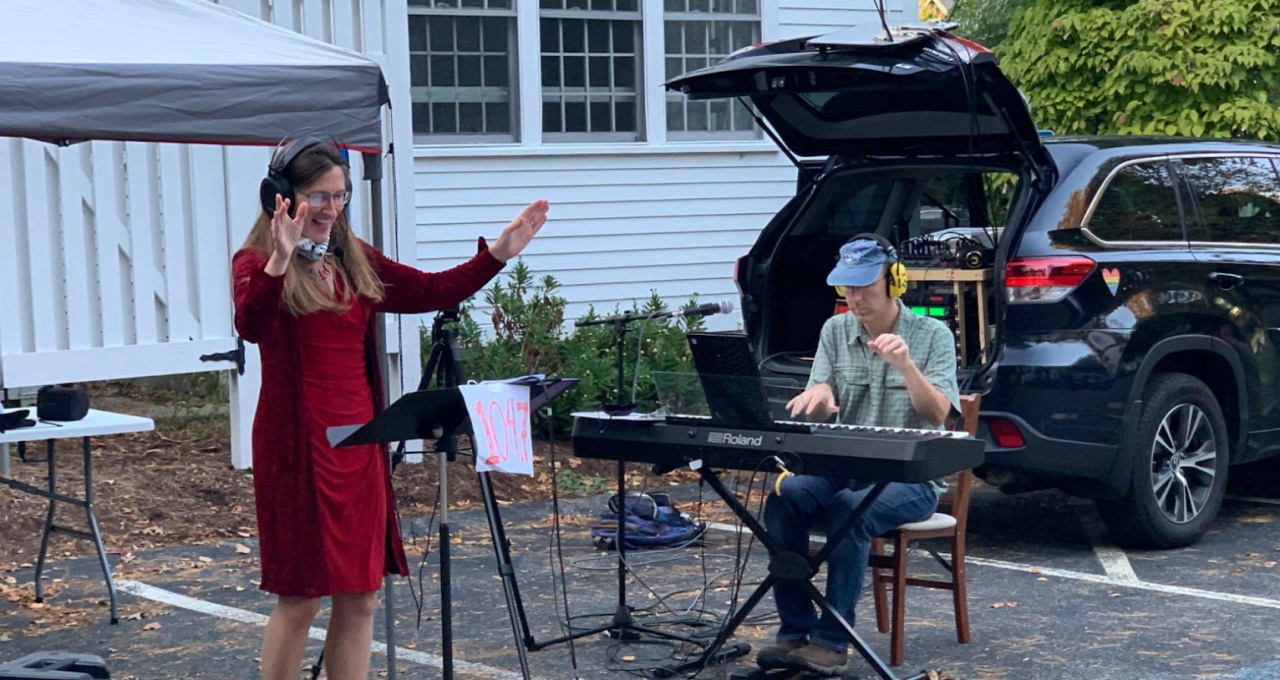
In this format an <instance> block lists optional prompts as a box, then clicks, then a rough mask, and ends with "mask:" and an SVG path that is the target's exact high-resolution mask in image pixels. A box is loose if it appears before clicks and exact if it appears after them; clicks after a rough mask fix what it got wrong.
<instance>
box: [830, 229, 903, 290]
mask: <svg viewBox="0 0 1280 680" xmlns="http://www.w3.org/2000/svg"><path fill="white" fill-rule="evenodd" d="M888 260H889V258H888V256H887V255H885V253H884V250H883V249H881V247H880V244H879V243H876V242H875V241H872V240H871V239H865V238H862V239H858V240H856V241H850V242H848V243H846V244H844V245H843V246H840V260H839V261H838V262H836V267H835V269H832V270H831V273H830V274H827V285H828V286H869V285H871V283H872V282H874V281H875V280H876V278H877V277H879V276H880V272H882V271H883V270H884V263H885V262H887V261H888Z"/></svg>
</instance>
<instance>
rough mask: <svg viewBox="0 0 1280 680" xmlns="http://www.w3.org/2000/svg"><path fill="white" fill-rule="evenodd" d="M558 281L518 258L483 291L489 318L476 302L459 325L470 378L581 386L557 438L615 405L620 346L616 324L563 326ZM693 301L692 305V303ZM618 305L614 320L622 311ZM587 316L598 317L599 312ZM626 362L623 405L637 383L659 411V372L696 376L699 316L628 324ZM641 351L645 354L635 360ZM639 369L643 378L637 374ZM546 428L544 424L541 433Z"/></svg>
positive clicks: (659, 306)
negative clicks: (693, 333) (578, 416)
mask: <svg viewBox="0 0 1280 680" xmlns="http://www.w3.org/2000/svg"><path fill="white" fill-rule="evenodd" d="M559 289H560V284H559V282H557V281H556V279H555V277H553V276H550V275H547V276H543V277H542V278H541V279H540V280H537V281H535V279H534V276H533V273H532V272H531V271H530V270H529V267H528V266H527V265H525V263H524V262H523V261H520V260H517V261H516V263H515V265H514V266H513V267H512V268H511V270H510V272H509V273H508V274H507V275H506V277H505V280H504V279H499V280H497V281H495V282H494V283H493V285H492V286H490V287H489V288H487V289H485V291H484V301H485V304H486V305H487V306H489V308H490V309H489V310H488V311H487V312H486V313H485V316H487V317H488V318H487V319H479V320H478V319H477V317H478V316H480V312H479V311H477V309H476V305H475V304H474V303H470V304H468V305H467V306H466V307H464V308H463V310H462V316H461V319H460V321H459V322H458V341H459V344H460V345H461V347H462V351H463V363H464V367H465V370H466V374H467V378H468V379H470V380H490V379H496V378H508V377H514V376H520V375H528V374H534V373H542V374H545V375H546V376H547V377H552V378H554V377H572V378H577V379H578V384H576V385H574V387H573V388H572V389H570V390H569V391H568V392H566V393H565V394H564V395H562V396H561V397H560V398H559V399H557V400H556V403H555V404H554V407H555V408H554V412H555V419H554V422H555V426H556V432H557V436H564V435H565V434H567V433H568V431H569V429H570V428H571V426H572V424H573V422H572V418H571V417H570V415H569V414H570V413H571V412H572V411H581V410H594V409H596V408H598V407H599V406H600V405H601V404H611V403H616V402H617V401H618V399H617V398H616V394H615V393H616V391H617V363H616V362H617V349H616V346H615V340H614V327H613V325H612V324H604V325H599V326H586V327H572V326H569V325H567V324H566V323H565V315H564V310H565V306H566V305H567V304H568V301H567V300H566V299H565V298H564V297H563V296H561V295H560V294H559ZM696 299H697V298H696V296H694V297H692V298H690V300H689V302H690V303H691V304H692V303H695V302H696ZM666 309H667V306H666V304H665V303H664V302H663V301H662V300H661V299H659V298H658V296H657V294H656V293H651V294H650V296H649V298H648V299H647V300H645V301H644V303H643V304H642V305H640V306H639V307H634V306H633V307H632V309H631V310H630V311H633V312H634V313H637V314H650V313H653V312H661V311H666ZM622 313H623V310H622V309H621V308H617V307H615V309H614V310H613V312H611V313H610V314H609V316H614V315H619V314H622ZM582 318H584V319H596V318H600V315H598V314H597V313H596V311H595V309H594V308H591V309H589V310H588V312H587V314H586V315H585V316H584V317H582ZM627 328H628V332H627V334H626V336H625V340H626V345H625V353H624V358H623V378H624V383H625V390H624V398H623V399H622V401H623V402H625V403H631V391H632V385H633V384H634V385H635V387H636V392H635V402H636V403H637V405H638V406H639V407H640V408H642V409H646V410H651V409H653V408H654V407H656V404H657V398H656V394H655V389H654V384H653V373H654V372H655V371H682V372H691V371H692V370H693V363H692V360H691V358H690V356H689V349H688V345H687V344H686V341H685V333H686V332H687V331H690V330H703V329H704V328H705V325H704V323H703V320H702V319H701V318H694V319H654V320H649V321H634V322H631V323H630V324H628V325H627ZM430 343H431V338H430V337H429V335H426V334H425V333H424V337H423V342H422V347H423V352H424V354H423V364H424V365H425V363H426V357H427V353H428V352H429V351H430V347H431V344H430ZM637 349H639V352H640V356H639V360H638V361H637V355H636V352H637ZM637 370H638V371H639V373H638V375H637V373H636V371H637ZM544 428H545V426H539V428H538V429H539V432H542V431H543V429H544Z"/></svg>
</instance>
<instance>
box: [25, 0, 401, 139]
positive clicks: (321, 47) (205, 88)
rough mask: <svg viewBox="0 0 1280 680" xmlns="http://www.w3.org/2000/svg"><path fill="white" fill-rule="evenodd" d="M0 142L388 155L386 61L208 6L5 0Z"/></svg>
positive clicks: (148, 0)
mask: <svg viewBox="0 0 1280 680" xmlns="http://www.w3.org/2000/svg"><path fill="white" fill-rule="evenodd" d="M3 16H4V25H5V40H3V41H0V136H8V137H28V138H33V139H41V140H45V141H52V142H56V143H62V144H65V143H70V142H75V141H82V140H86V139H105V140H122V141H147V142H182V143H200V144H250V145H275V144H277V143H278V142H279V141H280V140H281V139H284V138H286V137H291V136H295V135H296V134H297V133H298V131H300V130H305V131H307V132H311V133H314V134H320V135H323V136H327V137H331V138H333V139H334V140H335V141H336V142H337V143H338V144H339V145H340V146H343V147H346V148H349V149H352V150H356V151H363V152H376V151H378V150H380V149H381V148H382V135H381V112H380V108H381V107H382V105H383V104H386V103H388V101H389V96H388V91H387V84H386V81H385V80H384V79H383V77H382V70H381V69H380V68H379V67H378V64H377V63H376V62H374V61H372V60H371V59H369V58H368V57H365V56H363V55H361V54H358V53H356V52H352V51H350V50H346V49H342V48H340V47H335V46H333V45H329V44H326V43H323V42H320V41H317V40H313V39H311V38H308V37H306V36H303V35H299V34H298V33H294V32H292V31H289V30H286V29H284V28H281V27H279V26H274V25H272V24H268V23H265V22H262V21H259V20H257V19H254V18H251V17H248V16H245V15H243V14H240V13H238V12H235V11H234V10H230V9H227V8H225V7H220V6H218V5H215V4H212V3H210V2H205V1H204V0H74V2H61V1H59V2H50V0H5V2H4V10H3Z"/></svg>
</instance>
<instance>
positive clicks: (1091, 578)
mask: <svg viewBox="0 0 1280 680" xmlns="http://www.w3.org/2000/svg"><path fill="white" fill-rule="evenodd" d="M707 526H708V527H709V528H711V529H715V530H717V531H727V532H730V533H750V531H749V530H748V529H747V528H746V527H743V528H741V529H739V528H738V527H736V526H734V525H732V524H721V523H720V522H710V523H708V525H707ZM814 540H816V541H821V540H822V537H820V536H815V537H814ZM940 554H942V555H943V556H944V557H946V558H947V559H950V557H951V556H950V555H947V554H946V553H940ZM964 561H965V564H977V565H980V566H984V567H994V568H996V569H1007V570H1009V571H1018V572H1023V573H1026V574H1035V575H1037V576H1051V577H1055V578H1063V579H1070V580H1073V581H1084V582H1086V583H1097V584H1100V585H1108V586H1115V587H1117V588H1129V589H1133V590H1148V591H1152V592H1157V593H1165V594H1167V595H1186V596H1188V597H1197V598H1201V599H1205V600H1216V601H1218V602H1234V603H1236V604H1247V605H1251V606H1254V607H1266V608H1268V609H1280V600H1273V599H1270V598H1265V597H1251V596H1249V595H1233V594H1231V593H1219V592H1215V591H1212V590H1201V589H1199V588H1184V587H1182V586H1169V585H1164V584H1161V583H1148V582H1146V581H1120V580H1117V579H1114V578H1111V577H1110V576H1100V575H1098V574H1086V573H1084V572H1080V571H1069V570H1067V569H1055V568H1053V567H1037V566H1034V565H1030V564H1019V563H1017V562H1005V561H1004V560H992V559H986V558H983V557H974V556H972V555H970V556H968V557H965V560H964Z"/></svg>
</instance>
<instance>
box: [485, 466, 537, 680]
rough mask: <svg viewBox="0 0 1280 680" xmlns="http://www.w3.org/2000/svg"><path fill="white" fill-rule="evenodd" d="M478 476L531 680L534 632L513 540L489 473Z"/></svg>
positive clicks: (514, 628)
mask: <svg viewBox="0 0 1280 680" xmlns="http://www.w3.org/2000/svg"><path fill="white" fill-rule="evenodd" d="M476 477H477V478H478V479H479V480H480V494H481V496H483V498H484V511H485V515H486V516H487V517H488V519H489V537H490V539H491V540H492V541H493V554H494V558H495V559H496V560H497V563H498V575H499V576H500V577H502V590H503V594H504V595H505V596H506V599H507V615H508V616H509V617H510V618H511V634H512V636H513V637H515V642H516V656H517V657H518V658H519V660H520V674H521V677H523V678H525V680H528V679H529V677H530V676H529V656H528V649H529V648H532V647H533V645H534V644H535V643H534V640H533V634H532V633H530V632H529V620H528V618H527V617H526V616H525V612H524V602H523V601H522V600H521V599H520V587H519V586H518V585H517V582H516V571H515V566H514V565H513V564H512V563H511V544H510V542H508V541H507V532H506V530H505V529H504V528H503V526H502V515H501V514H500V513H499V512H498V501H497V498H496V497H495V496H494V494H493V485H492V484H491V483H490V480H489V473H487V472H477V473H476Z"/></svg>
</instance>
